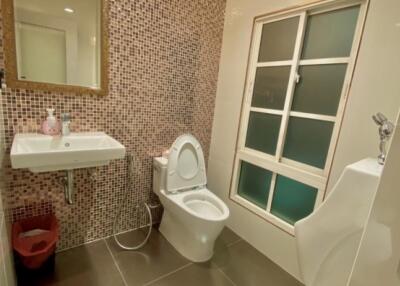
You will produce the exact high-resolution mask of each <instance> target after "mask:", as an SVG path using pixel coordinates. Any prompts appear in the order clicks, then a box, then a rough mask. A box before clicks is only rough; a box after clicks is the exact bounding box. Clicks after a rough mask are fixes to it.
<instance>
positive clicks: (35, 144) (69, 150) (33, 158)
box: [11, 132, 125, 173]
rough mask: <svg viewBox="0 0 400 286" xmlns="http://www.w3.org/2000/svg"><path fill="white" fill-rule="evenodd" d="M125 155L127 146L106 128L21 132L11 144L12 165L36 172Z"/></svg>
mask: <svg viewBox="0 0 400 286" xmlns="http://www.w3.org/2000/svg"><path fill="white" fill-rule="evenodd" d="M124 156H125V147H124V146H123V145H122V144H121V143H119V142H118V141H117V140H115V139H114V138H112V137H111V136H108V135H107V134H105V133H103V132H87V133H86V132H84V133H71V134H70V135H67V136H49V135H43V134H36V133H22V134H16V135H15V137H14V141H13V144H12V147H11V165H12V167H13V168H14V169H20V168H28V169H29V170H31V171H32V172H35V173H37V172H49V171H58V170H72V169H78V168H89V167H95V166H102V165H107V164H108V163H109V162H110V160H113V159H121V158H124Z"/></svg>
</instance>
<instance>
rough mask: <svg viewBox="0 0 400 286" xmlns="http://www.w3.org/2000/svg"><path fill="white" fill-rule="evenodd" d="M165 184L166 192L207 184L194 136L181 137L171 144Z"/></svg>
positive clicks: (199, 147)
mask: <svg viewBox="0 0 400 286" xmlns="http://www.w3.org/2000/svg"><path fill="white" fill-rule="evenodd" d="M166 183H167V191H168V192H176V191H179V190H184V189H190V188H194V187H197V186H205V185H206V184H207V176H206V167H205V163H204V154H203V149H202V148H201V145H200V143H199V141H197V139H196V138H195V137H194V136H192V135H190V134H184V135H181V136H179V137H178V138H177V139H176V140H175V142H174V143H173V144H172V146H171V149H170V153H169V157H168V165H167V181H166Z"/></svg>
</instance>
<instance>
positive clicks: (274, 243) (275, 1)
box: [208, 0, 400, 277]
mask: <svg viewBox="0 0 400 286" xmlns="http://www.w3.org/2000/svg"><path fill="white" fill-rule="evenodd" d="M307 2H312V1H300V0H268V1H267V0H251V1H249V0H227V7H226V19H225V28H224V38H223V46H222V54H221V65H220V73H219V79H218V89H217V99H216V106H215V115H214V124H213V133H212V141H211V149H210V157H209V163H208V185H209V187H210V189H211V190H213V191H214V192H215V193H216V194H217V195H219V196H220V197H221V198H223V199H224V200H225V201H226V202H227V204H228V206H229V208H230V210H231V217H230V219H229V221H228V226H229V227H231V228H232V229H233V230H234V231H235V232H237V233H238V234H239V235H240V236H242V237H243V238H244V239H246V240H247V241H248V242H250V243H251V244H252V245H253V246H254V247H256V248H257V249H258V250H260V251H261V252H263V253H264V254H265V255H266V256H268V257H269V258H270V259H272V260H273V261H275V262H276V263H277V264H279V265H280V266H281V267H282V268H284V269H285V270H286V271H288V272H289V273H290V274H292V275H293V276H295V277H299V268H298V263H297V254H296V247H295V240H294V237H292V236H290V235H288V234H286V233H285V232H283V231H281V230H280V229H278V228H276V227H275V226H273V225H271V224H269V223H267V222H266V221H264V220H263V219H260V218H259V217H257V216H255V215H253V214H252V213H250V212H249V211H247V210H246V209H244V208H243V207H241V206H239V205H237V204H236V203H234V202H232V201H230V200H229V199H228V192H229V187H230V179H231V172H232V166H233V159H234V150H235V144H236V136H237V130H238V127H239V117H240V109H241V100H242V95H243V89H244V83H245V77H246V67H247V58H248V53H249V47H250V40H251V30H252V21H253V18H254V17H255V16H258V15H260V14H265V13H268V12H273V11H276V10H279V9H282V8H287V7H289V6H293V5H298V4H304V3H307ZM371 2H372V3H371V7H370V12H369V16H368V18H367V23H366V30H365V33H364V38H363V41H362V45H361V49H360V53H359V59H358V63H357V67H356V70H355V77H354V82H353V85H352V88H351V91H350V96H349V102H348V106H347V111H346V115H345V118H344V121H343V129H342V132H341V134H340V137H339V143H338V148H337V153H336V157H335V159H334V162H333V168H332V180H331V181H330V183H329V186H330V187H331V186H332V184H333V183H334V182H335V180H336V179H337V178H338V176H339V175H340V172H341V170H342V169H343V167H344V166H345V165H347V164H349V163H351V162H354V161H357V160H359V159H361V158H364V157H368V156H374V155H375V154H376V153H377V143H378V140H377V134H376V132H377V131H376V130H377V129H376V127H375V126H374V124H373V123H372V121H371V119H370V117H371V115H372V114H373V113H375V112H376V111H381V112H383V113H385V114H387V115H388V116H389V117H390V118H391V119H393V118H394V115H395V113H396V112H397V109H398V107H399V106H400V85H399V80H398V79H397V77H398V76H399V74H400V58H399V51H400V37H399V32H400V27H398V26H396V25H395V23H397V22H400V16H397V15H396V13H397V11H399V9H400V1H398V0H385V1H381V0H371ZM397 14H398V13H397ZM399 26H400V25H399ZM396 37H397V38H396Z"/></svg>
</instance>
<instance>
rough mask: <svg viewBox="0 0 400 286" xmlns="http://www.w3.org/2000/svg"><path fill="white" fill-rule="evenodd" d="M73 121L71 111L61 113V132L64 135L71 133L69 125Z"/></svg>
mask: <svg viewBox="0 0 400 286" xmlns="http://www.w3.org/2000/svg"><path fill="white" fill-rule="evenodd" d="M70 123H71V115H69V113H61V134H62V135H63V136H66V135H69V134H70V133H71V130H69V125H70Z"/></svg>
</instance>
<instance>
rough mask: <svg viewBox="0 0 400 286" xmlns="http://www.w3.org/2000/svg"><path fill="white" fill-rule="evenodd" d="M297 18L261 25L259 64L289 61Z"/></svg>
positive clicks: (291, 56) (294, 38) (294, 40)
mask: <svg viewBox="0 0 400 286" xmlns="http://www.w3.org/2000/svg"><path fill="white" fill-rule="evenodd" d="M298 25H299V17H293V18H289V19H285V20H281V21H277V22H272V23H267V24H264V25H263V28H262V34H261V43H260V51H259V54H258V61H259V62H269V61H284V60H291V59H292V58H293V53H294V45H295V43H296V36H297V27H298Z"/></svg>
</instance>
